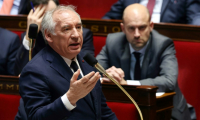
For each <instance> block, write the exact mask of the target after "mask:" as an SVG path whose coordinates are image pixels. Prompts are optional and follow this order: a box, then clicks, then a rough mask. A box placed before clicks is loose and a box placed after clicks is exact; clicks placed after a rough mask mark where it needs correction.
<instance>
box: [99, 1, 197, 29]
mask: <svg viewBox="0 0 200 120" xmlns="http://www.w3.org/2000/svg"><path fill="white" fill-rule="evenodd" d="M148 1H150V0H146V1H144V0H143V1H142V0H119V1H117V2H116V3H115V4H113V6H112V7H111V10H110V11H109V12H107V13H106V14H105V16H104V17H103V19H122V14H123V11H124V9H125V8H126V7H127V6H128V5H130V4H133V3H140V4H142V5H145V6H147V4H148V3H147V2H148ZM199 8H200V1H199V0H159V1H156V2H155V6H154V9H153V14H152V21H153V22H157V23H159V22H166V23H181V24H194V25H200V21H199V22H194V20H195V19H194V17H195V16H196V15H199V14H197V13H200V9H199Z"/></svg>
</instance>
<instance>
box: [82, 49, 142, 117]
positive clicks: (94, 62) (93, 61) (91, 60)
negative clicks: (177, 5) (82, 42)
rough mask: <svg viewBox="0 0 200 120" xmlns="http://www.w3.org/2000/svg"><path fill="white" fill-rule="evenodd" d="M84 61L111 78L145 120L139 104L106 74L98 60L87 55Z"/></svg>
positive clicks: (112, 79)
mask: <svg viewBox="0 0 200 120" xmlns="http://www.w3.org/2000/svg"><path fill="white" fill-rule="evenodd" d="M83 59H84V60H85V61H86V62H87V63H88V64H89V65H91V66H92V67H95V68H96V69H97V70H98V71H99V72H101V73H102V74H104V75H105V76H106V77H107V78H109V79H110V80H111V81H113V82H114V83H115V84H116V85H117V86H118V87H119V88H120V89H121V90H122V91H123V92H124V94H126V96H127V97H128V98H129V99H130V100H131V101H132V102H133V104H134V105H135V107H136V108H137V110H138V112H139V114H140V118H141V120H143V116H142V112H141V110H140V108H139V106H138V105H137V103H136V102H135V100H134V99H133V98H132V97H131V96H130V95H129V93H128V92H127V91H126V90H125V89H124V88H123V87H122V86H121V85H120V84H119V83H118V82H117V81H116V80H115V79H114V78H112V77H111V76H110V75H109V74H108V73H106V71H105V69H104V68H103V67H102V66H101V65H100V64H99V63H98V61H97V60H96V58H95V57H94V56H93V55H91V54H89V53H87V54H86V55H85V56H84V57H83Z"/></svg>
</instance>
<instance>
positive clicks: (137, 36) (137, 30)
mask: <svg viewBox="0 0 200 120" xmlns="http://www.w3.org/2000/svg"><path fill="white" fill-rule="evenodd" d="M134 37H135V38H139V37H140V32H139V29H138V28H136V29H135V34H134Z"/></svg>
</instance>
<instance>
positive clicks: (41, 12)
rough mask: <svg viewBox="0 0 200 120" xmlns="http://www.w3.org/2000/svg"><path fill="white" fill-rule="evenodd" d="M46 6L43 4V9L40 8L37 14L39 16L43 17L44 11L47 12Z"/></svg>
mask: <svg viewBox="0 0 200 120" xmlns="http://www.w3.org/2000/svg"><path fill="white" fill-rule="evenodd" d="M46 8H47V6H46V5H45V6H43V7H42V8H41V10H40V11H39V12H38V14H37V17H38V18H41V17H42V16H44V13H45V10H46Z"/></svg>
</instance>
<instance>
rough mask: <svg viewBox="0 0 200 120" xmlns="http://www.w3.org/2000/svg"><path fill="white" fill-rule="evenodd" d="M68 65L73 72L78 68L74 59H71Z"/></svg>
mask: <svg viewBox="0 0 200 120" xmlns="http://www.w3.org/2000/svg"><path fill="white" fill-rule="evenodd" d="M70 67H71V68H72V69H73V70H74V72H76V71H77V70H78V65H77V64H76V62H75V61H72V63H71V65H70Z"/></svg>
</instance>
